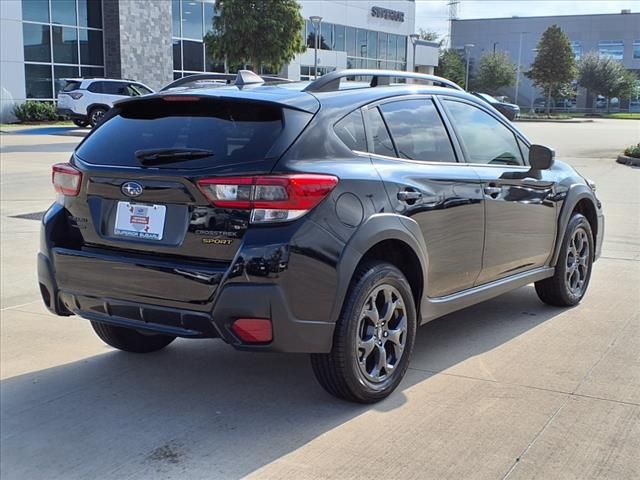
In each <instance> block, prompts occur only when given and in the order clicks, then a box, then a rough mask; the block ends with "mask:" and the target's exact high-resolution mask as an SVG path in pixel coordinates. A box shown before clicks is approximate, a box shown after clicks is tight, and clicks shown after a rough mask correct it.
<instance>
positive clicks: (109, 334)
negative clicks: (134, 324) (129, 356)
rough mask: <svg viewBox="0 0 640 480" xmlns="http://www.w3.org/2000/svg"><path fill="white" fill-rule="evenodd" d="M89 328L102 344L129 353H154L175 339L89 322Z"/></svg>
mask: <svg viewBox="0 0 640 480" xmlns="http://www.w3.org/2000/svg"><path fill="white" fill-rule="evenodd" d="M91 326H92V327H93V330H94V331H95V332H96V334H97V335H98V336H99V337H100V339H101V340H102V341H103V342H105V343H106V344H108V345H111V346H112V347H113V348H117V349H118V350H124V351H125V352H131V353H149V352H155V351H156V350H160V349H162V348H164V347H166V346H167V345H169V344H170V343H171V342H173V341H174V340H175V339H176V337H173V336H171V335H160V334H153V333H150V334H145V333H140V332H138V331H137V330H132V329H130V328H125V327H117V326H115V325H109V324H107V323H101V322H91Z"/></svg>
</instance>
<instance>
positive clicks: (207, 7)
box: [204, 3, 216, 34]
mask: <svg viewBox="0 0 640 480" xmlns="http://www.w3.org/2000/svg"><path fill="white" fill-rule="evenodd" d="M215 16H216V6H215V5H214V4H213V3H205V4H204V33H205V34H207V33H209V32H211V31H213V17H215Z"/></svg>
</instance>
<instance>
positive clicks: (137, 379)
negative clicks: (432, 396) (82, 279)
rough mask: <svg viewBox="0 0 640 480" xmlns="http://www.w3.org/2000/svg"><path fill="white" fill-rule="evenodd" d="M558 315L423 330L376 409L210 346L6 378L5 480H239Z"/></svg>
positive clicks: (494, 309) (287, 359) (543, 310)
mask: <svg viewBox="0 0 640 480" xmlns="http://www.w3.org/2000/svg"><path fill="white" fill-rule="evenodd" d="M562 311H563V310H560V309H554V308H551V307H547V306H544V305H543V304H542V303H541V302H539V300H538V299H537V297H536V295H535V292H534V291H533V289H532V288H531V287H525V288H522V289H519V290H517V291H514V292H511V293H509V294H506V295H504V296H502V297H500V298H497V299H494V300H492V301H489V302H485V303H484V304H481V305H478V306H475V307H470V308H467V309H465V310H464V311H461V312H458V313H456V314H452V315H448V316H447V317H443V318H441V319H438V320H436V321H433V322H431V323H430V324H428V325H425V326H423V327H421V328H420V329H419V330H418V338H417V342H416V348H415V351H414V355H415V357H414V361H413V362H412V368H411V370H410V371H409V372H408V374H407V377H406V378H405V380H404V381H403V383H402V384H401V385H400V387H399V389H398V390H397V391H396V392H395V393H394V394H393V395H392V396H391V397H389V398H388V399H387V400H385V401H383V402H381V403H379V404H376V405H370V406H366V405H355V404H350V403H347V402H343V401H340V400H337V399H334V398H333V397H331V396H329V395H327V394H326V393H324V391H323V390H322V389H321V388H320V387H319V386H318V385H317V384H316V382H315V379H314V378H313V374H312V371H311V368H310V365H309V361H308V359H307V357H306V355H295V354H260V353H243V352H236V351H234V350H233V349H232V348H231V347H229V346H227V345H224V344H223V343H221V342H219V341H211V340H178V341H176V342H175V343H174V344H172V345H170V346H169V347H168V348H167V349H166V350H164V351H161V352H157V353H153V354H147V355H134V354H126V353H122V352H114V351H109V353H105V354H102V355H96V356H94V357H90V358H88V359H85V360H82V361H77V362H74V363H71V364H67V365H62V366H58V367H54V368H50V369H47V370H41V371H37V372H32V373H28V374H25V375H21V376H17V377H13V378H9V379H7V380H5V381H3V382H2V388H1V400H2V401H1V407H2V428H1V432H0V439H1V444H2V452H1V456H0V458H1V459H2V460H1V463H2V469H1V470H2V471H1V474H2V478H3V479H7V480H8V479H11V478H32V479H36V478H65V479H73V478H103V479H104V478H129V477H130V476H131V477H140V476H145V472H146V474H148V472H154V471H155V472H160V473H161V474H162V476H166V477H168V478H174V477H175V478H185V476H188V475H189V472H195V471H198V472H208V473H207V477H208V478H238V477H242V476H245V475H247V474H249V473H251V472H253V471H255V470H257V469H259V468H260V467H262V466H264V465H266V464H268V463H270V462H272V461H274V460H276V459H278V458H280V457H282V456H284V455H286V454H288V453H290V452H292V451H294V450H296V449H298V448H300V447H302V446H303V445H305V444H306V443H308V442H310V441H311V440H313V439H314V438H316V437H318V436H320V435H322V434H323V433H325V432H328V431H330V430H332V429H334V428H336V427H338V426H339V425H341V424H343V423H345V422H348V421H349V420H351V419H353V418H355V417H357V416H360V415H362V414H364V413H366V412H368V411H370V410H373V411H389V410H393V409H396V408H398V407H400V406H402V405H403V404H404V403H405V402H406V400H407V397H406V392H407V391H408V390H409V389H411V387H412V386H414V385H415V384H417V383H421V382H425V381H428V379H429V377H431V376H432V375H433V374H434V373H437V372H441V371H444V370H446V369H447V368H448V367H450V366H452V365H455V364H458V363H460V362H463V361H465V360H466V359H468V358H470V357H473V356H476V355H479V354H481V353H483V352H486V351H489V350H491V349H493V348H496V347H497V346H499V345H502V344H504V343H506V342H509V341H510V340H512V339H513V338H515V337H517V336H520V335H522V334H524V333H526V332H527V331H528V330H530V329H532V328H535V327H536V326H538V325H540V324H542V323H543V322H545V321H547V320H548V319H550V318H552V317H554V316H555V315H557V314H559V313H561V312H562ZM69 321H74V320H72V319H70V320H69ZM76 321H79V320H76ZM87 328H89V326H88V325H87ZM373 421H375V419H374V420H373ZM199 475H201V474H199ZM196 476H198V475H196Z"/></svg>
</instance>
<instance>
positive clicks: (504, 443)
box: [0, 120, 640, 480]
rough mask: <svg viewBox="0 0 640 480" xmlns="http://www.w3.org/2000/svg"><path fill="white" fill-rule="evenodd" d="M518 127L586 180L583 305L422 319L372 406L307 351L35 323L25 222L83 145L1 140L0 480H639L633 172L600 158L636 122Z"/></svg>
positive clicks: (636, 186) (638, 259)
mask: <svg viewBox="0 0 640 480" xmlns="http://www.w3.org/2000/svg"><path fill="white" fill-rule="evenodd" d="M520 128H521V129H522V130H523V131H524V132H525V133H527V135H528V136H529V138H530V139H531V140H532V141H534V142H536V143H542V144H547V145H549V146H552V147H554V148H555V149H556V151H557V157H558V158H560V159H562V160H566V161H568V162H569V163H570V164H572V165H574V166H575V167H576V168H578V170H579V171H580V172H581V173H582V174H583V175H584V176H586V177H588V178H590V179H592V180H594V181H595V182H596V184H597V186H598V190H597V192H598V196H599V197H600V199H601V200H602V201H603V203H604V211H605V215H606V234H605V243H604V247H603V255H602V258H601V259H600V260H599V261H598V262H596V264H595V267H594V274H593V277H592V281H591V285H590V287H589V291H588V293H587V295H586V297H585V299H584V301H583V302H582V303H581V304H580V305H579V306H578V307H575V308H572V309H558V308H553V307H549V306H546V305H544V304H542V303H541V302H540V301H539V300H538V298H537V296H536V294H535V292H534V290H533V287H532V286H527V287H524V288H521V289H519V290H517V291H514V292H511V293H509V294H506V295H504V296H502V297H499V298H496V299H494V300H491V301H489V302H485V303H484V304H481V305H478V306H474V307H471V308H468V309H466V310H464V311H461V312H458V313H455V314H452V315H448V316H446V317H444V318H441V319H438V320H436V321H434V322H432V323H430V324H428V325H426V326H424V327H422V328H420V329H419V330H418V336H417V341H416V348H415V351H414V358H413V361H412V363H411V366H410V369H409V372H408V374H407V376H406V378H405V379H404V381H403V383H402V384H401V385H400V387H399V389H398V390H397V391H396V392H395V393H394V394H393V395H392V396H391V397H389V398H388V399H387V400H385V401H383V402H381V403H379V404H376V405H373V406H358V405H353V404H349V403H345V402H342V401H339V400H337V399H334V398H333V397H330V396H329V395H328V394H326V393H325V392H324V391H323V390H322V389H321V387H320V386H319V385H318V384H317V383H316V381H315V379H314V378H313V374H312V372H311V368H310V365H309V361H308V358H307V357H306V356H304V355H292V354H289V355H285V354H255V353H241V352H236V351H234V350H233V349H232V348H231V347H229V346H227V345H225V344H223V343H222V342H219V341H215V340H190V341H187V340H178V341H176V342H175V343H174V344H172V345H171V346H170V347H168V348H167V349H166V350H163V351H160V352H158V353H154V354H149V355H144V356H137V355H130V354H126V353H122V352H117V351H114V350H112V349H111V348H108V347H106V346H105V345H104V344H103V343H102V342H101V341H100V340H99V339H98V338H97V337H96V336H95V335H94V334H93V331H92V330H91V327H90V326H89V324H88V323H87V322H86V321H84V320H81V319H78V318H76V317H69V318H61V317H55V316H53V315H51V314H49V313H48V312H47V311H46V310H45V308H44V307H43V305H42V304H41V301H40V298H39V293H38V288H37V282H36V273H35V254H36V252H37V249H38V242H39V222H38V221H36V220H34V219H37V218H38V217H39V214H40V213H41V212H43V211H44V210H46V208H47V207H48V205H49V204H50V203H51V201H52V200H53V198H54V193H53V189H52V187H51V185H50V166H51V164H52V163H55V162H60V161H66V160H67V159H68V157H69V153H70V152H71V151H72V150H73V148H74V147H75V145H76V144H77V142H78V141H79V140H80V138H79V137H74V136H63V135H52V134H51V133H52V132H54V131H55V130H56V129H53V131H52V130H51V129H49V130H47V131H45V132H41V133H44V134H38V131H37V130H32V131H31V132H32V133H29V134H27V133H24V132H23V133H20V132H17V133H16V132H14V133H3V134H2V136H1V137H0V141H1V143H2V150H1V161H0V167H1V182H2V183H1V187H2V191H1V195H2V198H1V205H0V215H1V222H2V224H1V244H2V252H1V257H2V278H1V280H2V284H1V287H2V292H1V295H2V319H1V349H0V351H1V361H0V373H1V378H2V383H1V408H2V412H1V413H2V419H1V432H0V441H1V452H0V462H1V471H0V476H1V477H2V478H3V479H6V480H9V479H65V480H67V479H86V478H100V479H112V478H113V479H115V478H117V479H127V478H176V479H177V478H194V479H195V478H203V479H204V478H207V479H212V478H238V477H244V476H254V477H256V478H295V479H304V478H345V479H346V478H363V479H365V478H366V479H369V478H389V479H405V478H415V479H425V478H437V479H449V478H450V479H459V478H477V479H503V478H509V479H520V478H523V479H530V478H540V479H550V478H567V479H574V478H575V479H588V478H606V479H631V478H640V456H639V455H638V452H640V169H634V168H631V167H628V166H624V165H620V164H617V163H615V161H614V159H615V157H616V156H617V154H618V153H619V152H620V151H621V150H622V149H623V148H624V147H625V146H627V145H630V144H632V143H637V142H638V141H639V139H640V122H638V121H633V120H595V121H593V122H591V123H566V124H561V123H522V124H520ZM33 132H36V133H33ZM54 133H55V132H54Z"/></svg>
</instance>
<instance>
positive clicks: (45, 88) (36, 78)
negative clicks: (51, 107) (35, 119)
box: [24, 63, 53, 98]
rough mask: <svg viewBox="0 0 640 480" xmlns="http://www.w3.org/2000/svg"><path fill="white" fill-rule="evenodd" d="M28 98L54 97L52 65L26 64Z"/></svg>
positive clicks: (25, 75) (25, 74)
mask: <svg viewBox="0 0 640 480" xmlns="http://www.w3.org/2000/svg"><path fill="white" fill-rule="evenodd" d="M24 77H25V88H26V93H27V98H53V92H52V89H51V65H30V64H28V63H26V64H25V65H24Z"/></svg>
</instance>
